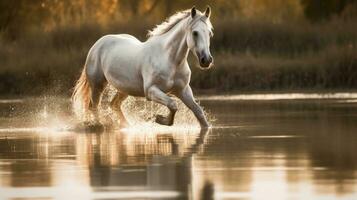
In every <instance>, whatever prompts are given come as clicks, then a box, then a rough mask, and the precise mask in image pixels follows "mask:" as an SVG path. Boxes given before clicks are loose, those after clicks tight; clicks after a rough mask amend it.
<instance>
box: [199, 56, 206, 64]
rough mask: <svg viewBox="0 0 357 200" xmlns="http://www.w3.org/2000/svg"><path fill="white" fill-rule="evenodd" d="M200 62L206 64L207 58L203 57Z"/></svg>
mask: <svg viewBox="0 0 357 200" xmlns="http://www.w3.org/2000/svg"><path fill="white" fill-rule="evenodd" d="M200 62H201V63H202V64H204V63H205V58H204V57H203V56H202V57H201V59H200Z"/></svg>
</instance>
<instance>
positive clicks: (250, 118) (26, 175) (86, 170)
mask: <svg viewBox="0 0 357 200" xmlns="http://www.w3.org/2000/svg"><path fill="white" fill-rule="evenodd" d="M200 100H201V105H203V106H204V107H205V109H206V110H207V111H208V112H209V113H210V116H211V119H212V121H213V122H212V123H213V128H212V129H210V130H208V131H201V130H200V129H199V128H197V126H194V125H190V124H189V123H188V124H187V122H186V125H185V124H180V123H178V124H175V125H174V126H173V127H163V126H159V125H153V124H151V125H145V126H144V125H140V123H136V125H133V127H131V128H126V129H119V128H106V129H105V130H104V131H103V132H92V133H88V132H87V133H86V132H83V131H73V130H72V129H70V128H68V127H69V124H73V123H74V122H73V119H72V118H71V117H68V116H69V115H71V114H70V106H69V101H68V100H67V99H60V98H55V97H44V98H24V99H0V199H1V200H2V199H264V200H265V199H275V200H277V199H282V200H283V199H304V200H305V199H313V200H318V199H331V200H332V199H357V94H355V93H339V94H325V95H319V94H255V95H235V96H205V97H201V98H200ZM131 107H133V105H132V106H131ZM134 107H135V105H134ZM144 111H145V110H144ZM135 112H138V113H140V112H143V109H137V110H135ZM135 112H134V111H133V112H132V113H135ZM182 115H183V117H182ZM185 115H188V114H187V112H186V113H183V114H181V117H180V119H178V120H177V121H180V120H181V119H182V120H183V121H184V119H185V118H186V117H185ZM187 118H189V117H187ZM186 121H187V120H186ZM188 121H189V122H191V123H192V124H195V123H196V122H195V121H194V120H192V118H189V120H188Z"/></svg>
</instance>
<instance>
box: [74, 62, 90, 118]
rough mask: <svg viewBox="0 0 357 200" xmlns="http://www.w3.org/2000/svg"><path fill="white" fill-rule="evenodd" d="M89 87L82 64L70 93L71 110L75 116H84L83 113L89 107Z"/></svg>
mask: <svg viewBox="0 0 357 200" xmlns="http://www.w3.org/2000/svg"><path fill="white" fill-rule="evenodd" d="M90 96H91V89H90V87H89V82H88V78H87V74H86V67H85V66H84V68H83V71H82V74H81V76H80V77H79V79H78V80H77V82H76V85H75V86H74V91H73V94H72V99H71V100H72V106H73V111H74V112H75V113H76V115H77V116H80V117H84V114H85V113H86V111H87V110H88V108H89V104H90Z"/></svg>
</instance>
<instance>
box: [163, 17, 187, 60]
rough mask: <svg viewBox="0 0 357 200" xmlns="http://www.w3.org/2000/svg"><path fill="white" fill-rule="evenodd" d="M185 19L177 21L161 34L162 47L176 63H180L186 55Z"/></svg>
mask: <svg viewBox="0 0 357 200" xmlns="http://www.w3.org/2000/svg"><path fill="white" fill-rule="evenodd" d="M186 20H187V19H184V20H182V21H181V22H179V23H178V24H177V25H176V26H174V27H173V28H172V29H171V30H170V31H169V32H167V33H165V34H164V36H163V37H164V38H163V42H164V48H165V50H166V51H167V52H168V54H169V58H170V60H171V61H173V63H175V64H177V65H180V64H181V63H182V62H183V61H184V60H186V59H187V56H188V46H187V42H186V36H187V35H186V32H187V31H186V25H187V21H186Z"/></svg>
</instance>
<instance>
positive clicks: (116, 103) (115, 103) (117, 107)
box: [110, 92, 128, 127]
mask: <svg viewBox="0 0 357 200" xmlns="http://www.w3.org/2000/svg"><path fill="white" fill-rule="evenodd" d="M127 97H128V95H127V94H124V93H120V92H117V93H116V94H115V96H114V98H113V100H112V101H111V102H110V107H111V108H112V109H113V110H114V111H115V112H116V113H117V114H118V117H119V120H120V126H122V127H125V126H127V125H128V121H127V120H126V119H125V116H124V114H123V111H122V109H121V104H122V102H123V101H124V100H125V99H126V98H127Z"/></svg>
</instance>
